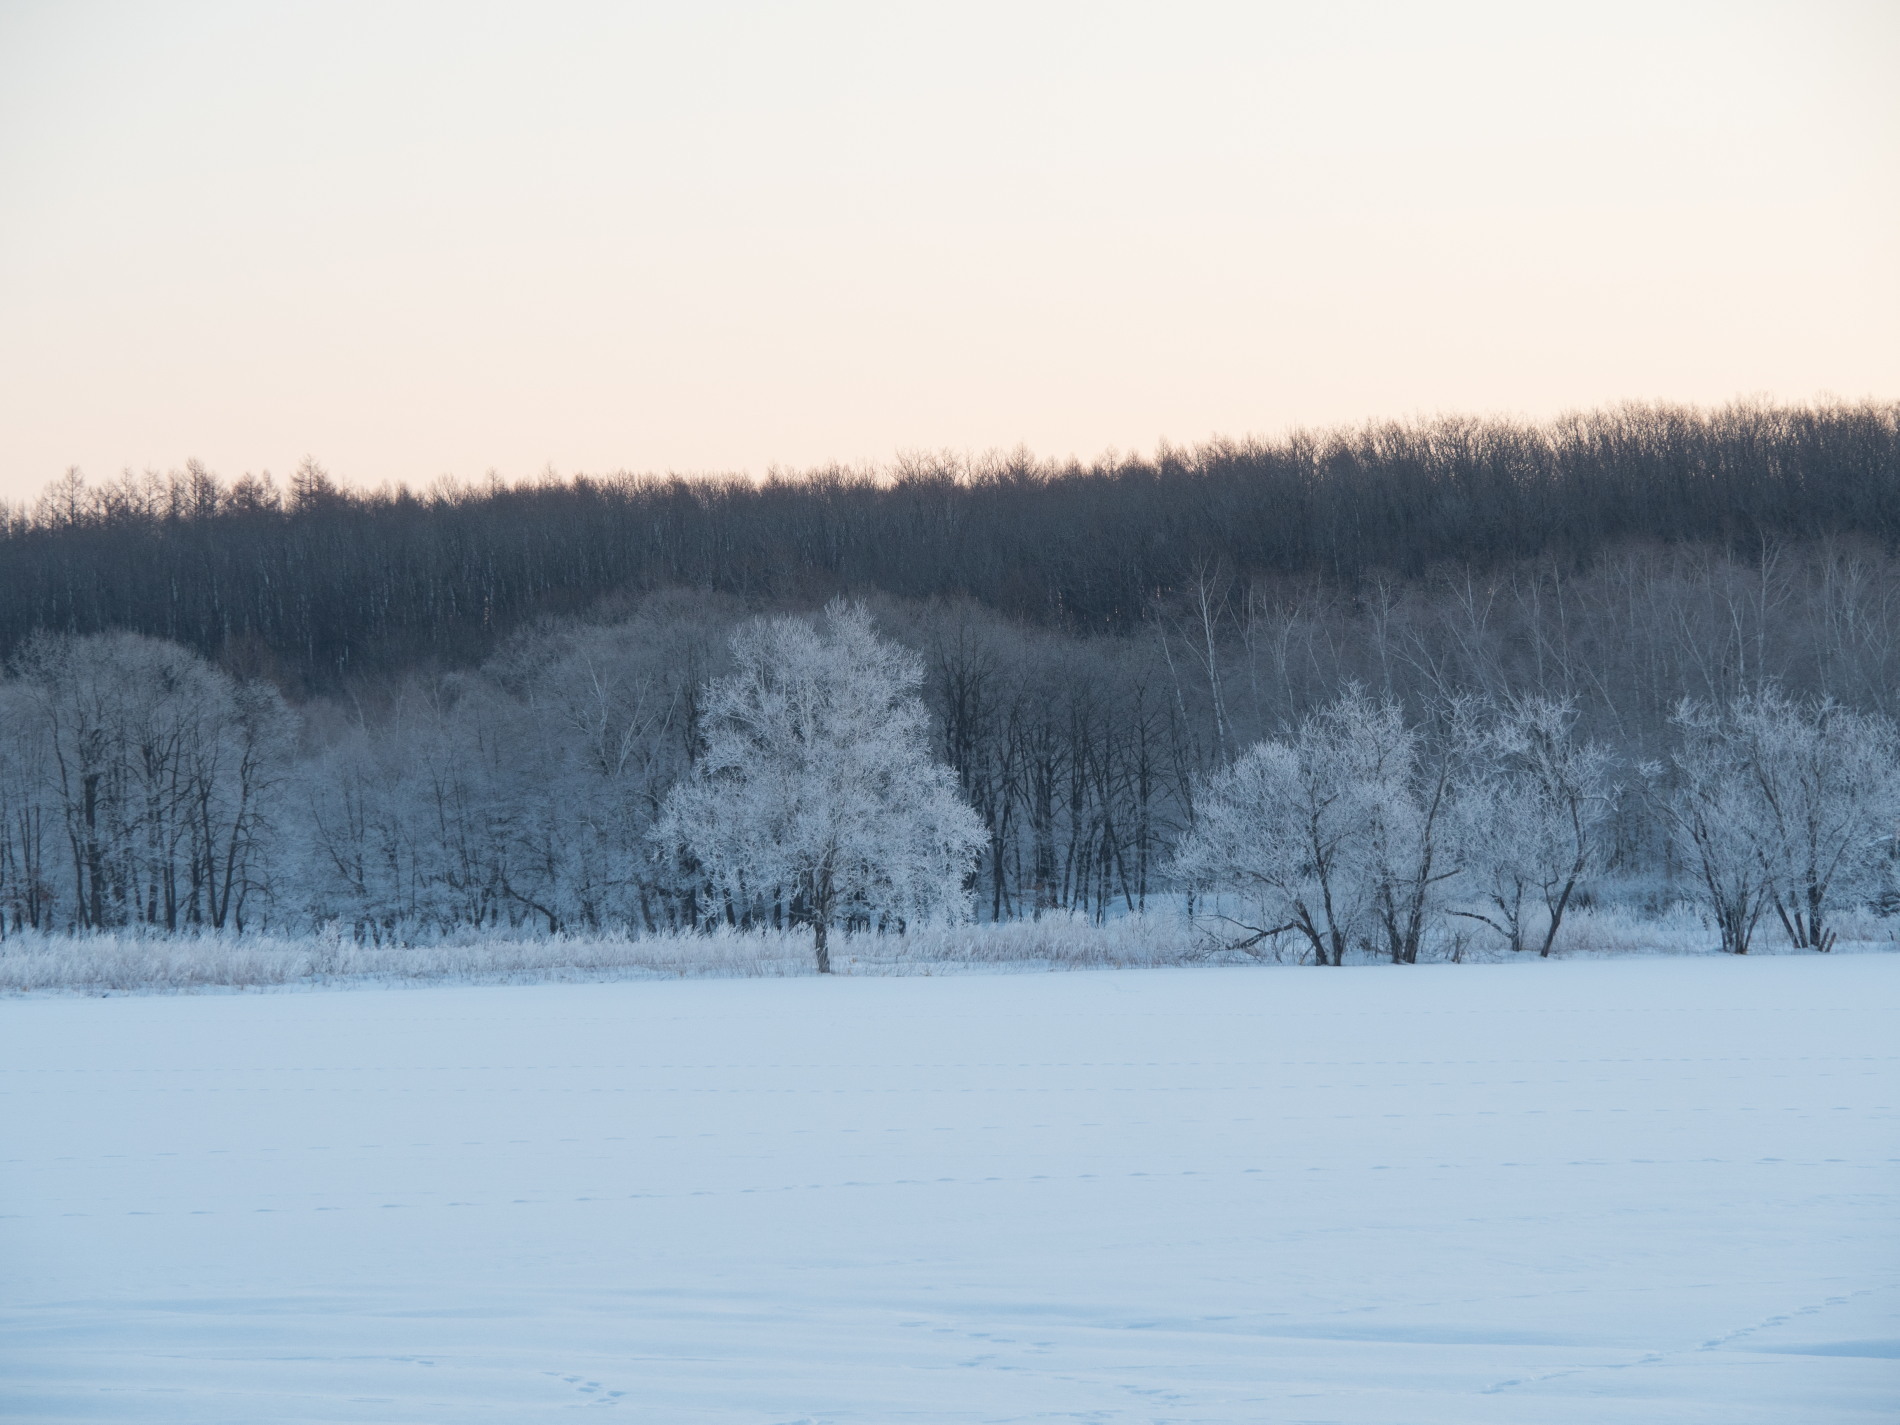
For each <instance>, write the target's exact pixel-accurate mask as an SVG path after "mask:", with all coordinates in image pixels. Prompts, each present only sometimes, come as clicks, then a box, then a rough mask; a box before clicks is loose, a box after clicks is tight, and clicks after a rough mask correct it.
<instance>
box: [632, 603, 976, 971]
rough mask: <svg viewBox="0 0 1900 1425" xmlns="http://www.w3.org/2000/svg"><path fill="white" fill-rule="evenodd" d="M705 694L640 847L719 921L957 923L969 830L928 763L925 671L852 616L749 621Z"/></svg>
mask: <svg viewBox="0 0 1900 1425" xmlns="http://www.w3.org/2000/svg"><path fill="white" fill-rule="evenodd" d="M732 655H733V664H734V670H735V671H733V672H732V673H731V674H730V675H728V676H726V677H723V678H717V679H714V680H713V681H712V682H710V683H708V684H707V685H706V689H705V693H704V699H705V706H704V710H703V714H702V716H703V748H702V751H701V753H700V756H699V758H698V760H697V761H696V762H695V764H694V766H693V768H692V770H691V772H690V773H688V775H687V776H686V777H684V778H683V779H682V780H681V781H680V782H679V783H677V784H676V785H675V786H674V788H673V790H672V791H671V792H670V793H669V794H668V796H667V798H666V802H665V805H664V807H663V809H662V812H661V815H660V819H659V822H658V824H657V825H656V826H655V828H654V832H653V835H654V837H655V839H656V840H657V841H658V842H659V843H660V844H661V845H662V846H663V847H665V848H666V849H667V850H668V851H669V852H670V853H671V854H672V855H674V856H675V857H677V858H678V861H679V864H680V868H681V870H682V871H683V872H685V873H686V874H688V875H690V876H694V877H696V878H697V879H698V880H699V881H700V883H701V884H702V886H703V888H704V891H705V893H706V894H707V895H708V896H709V897H710V898H711V900H712V901H713V903H714V904H715V905H716V906H718V907H719V909H720V911H721V912H722V913H723V914H724V915H726V916H727V917H729V918H731V919H733V920H735V921H738V922H741V923H762V922H771V921H776V920H779V919H780V918H784V919H788V920H789V921H790V922H791V923H793V924H796V925H808V926H810V927H811V929H812V935H813V945H814V948H815V950H816V953H817V959H818V970H819V972H820V973H821V974H825V973H829V972H830V969H831V959H830V955H829V952H828V950H827V948H826V939H827V934H828V932H829V931H830V929H831V927H832V926H834V925H846V924H852V923H856V924H862V925H868V926H872V927H876V928H902V927H903V926H904V925H906V924H908V923H910V922H912V921H918V920H925V919H931V918H938V919H951V920H960V919H963V918H965V917H967V916H968V914H969V890H968V884H967V883H968V880H969V876H970V874H971V871H972V868H973V866H974V864H975V861H976V856H977V852H978V850H979V848H981V847H982V845H983V844H984V839H985V838H984V832H983V826H982V822H981V821H980V820H979V819H978V817H977V815H976V813H975V812H974V811H972V810H971V809H970V808H969V806H968V805H967V804H965V802H964V801H963V799H962V797H961V796H960V795H959V793H958V790H957V782H956V777H955V775H954V774H953V773H952V772H951V771H950V769H949V768H948V767H945V766H943V765H942V764H941V763H938V762H935V761H933V760H932V759H931V757H930V754H929V750H928V731H929V714H928V713H927V712H926V711H925V708H924V704H923V701H922V699H921V698H920V697H919V696H918V690H919V688H920V687H921V686H922V684H923V678H924V671H923V665H922V663H921V662H920V660H919V659H918V658H917V657H916V656H915V655H914V654H912V653H910V652H908V651H907V650H905V649H903V648H900V647H898V646H897V645H895V644H892V643H888V642H886V641H884V640H883V639H880V638H879V637H878V636H877V634H876V633H875V632H874V631H873V629H872V626H871V618H870V615H869V614H868V613H867V612H866V611H865V610H864V609H863V608H862V607H861V606H856V605H846V604H844V603H842V602H834V603H833V604H831V605H830V606H829V607H828V608H827V609H826V610H825V613H824V618H823V621H822V626H820V627H814V626H813V625H812V624H811V623H810V622H808V621H806V620H804V619H799V618H767V619H756V620H753V621H752V622H750V623H747V624H745V625H743V626H741V627H740V629H739V630H738V631H737V632H736V633H735V634H734V635H733V638H732Z"/></svg>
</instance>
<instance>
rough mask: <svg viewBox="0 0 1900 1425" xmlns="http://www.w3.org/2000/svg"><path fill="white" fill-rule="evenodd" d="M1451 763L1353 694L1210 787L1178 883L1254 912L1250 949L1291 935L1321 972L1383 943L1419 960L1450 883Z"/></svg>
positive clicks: (1261, 746)
mask: <svg viewBox="0 0 1900 1425" xmlns="http://www.w3.org/2000/svg"><path fill="white" fill-rule="evenodd" d="M1447 766H1448V764H1447V763H1446V762H1445V761H1444V759H1443V758H1433V759H1431V760H1430V762H1429V765H1428V764H1427V762H1426V759H1424V758H1422V757H1421V755H1420V747H1419V738H1418V736H1417V734H1416V733H1415V732H1414V731H1413V730H1412V729H1411V728H1409V727H1407V726H1406V723H1405V719H1404V715H1403V713H1402V712H1401V710H1400V709H1399V707H1398V705H1397V704H1396V703H1393V702H1390V701H1383V702H1374V701H1373V700H1372V699H1370V698H1368V697H1366V696H1365V694H1364V693H1363V692H1362V691H1360V690H1359V689H1357V688H1354V689H1351V690H1350V691H1348V692H1347V693H1346V694H1345V696H1343V697H1341V698H1340V699H1338V700H1337V701H1336V702H1334V703H1332V704H1330V705H1328V706H1327V707H1324V708H1322V709H1320V710H1319V711H1318V712H1316V713H1314V714H1313V715H1312V716H1311V717H1309V718H1307V719H1306V720H1305V721H1304V722H1302V723H1301V724H1300V726H1299V728H1298V730H1297V731H1296V732H1295V733H1294V734H1293V736H1292V737H1290V738H1286V739H1281V740H1274V741H1267V742H1259V743H1255V744H1254V745H1253V746H1252V747H1250V748H1248V749H1247V751H1245V752H1244V753H1242V754H1241V755H1240V757H1239V758H1238V759H1237V760H1236V761H1235V762H1234V763H1233V765H1232V766H1230V767H1228V768H1226V769H1224V770H1222V771H1221V772H1219V773H1216V774H1215V775H1214V776H1213V777H1211V778H1209V779H1208V780H1207V781H1206V782H1205V783H1204V784H1203V785H1202V786H1201V788H1200V789H1199V792H1198V793H1197V795H1196V796H1195V799H1194V826H1193V828H1192V830H1190V831H1189V832H1188V834H1187V835H1186V836H1185V837H1183V838H1182V841H1181V845H1180V848H1179V850H1178V852H1177V854H1176V857H1175V871H1176V874H1177V875H1179V876H1180V877H1181V878H1182V879H1184V880H1185V881H1187V882H1188V883H1189V884H1190V885H1196V886H1200V887H1203V888H1205V889H1208V890H1213V891H1218V892H1226V893H1229V894H1231V895H1234V896H1236V897H1237V898H1238V899H1239V900H1241V901H1242V902H1244V903H1246V904H1247V905H1249V906H1250V907H1251V908H1252V909H1253V911H1254V913H1255V914H1256V915H1257V916H1258V918H1259V920H1258V923H1257V924H1256V923H1253V922H1250V921H1249V922H1240V924H1241V926H1242V928H1243V929H1244V930H1245V931H1246V932H1247V934H1246V935H1245V937H1244V938H1243V939H1242V940H1240V941H1239V942H1238V945H1239V946H1240V947H1241V948H1250V947H1252V946H1254V945H1257V944H1259V943H1261V942H1263V941H1271V940H1275V939H1278V938H1279V937H1280V936H1283V935H1288V934H1292V935H1296V936H1298V937H1299V938H1300V939H1301V940H1303V941H1304V942H1305V943H1306V945H1307V947H1308V948H1309V949H1310V950H1311V951H1312V954H1313V959H1314V962H1315V963H1316V964H1321V965H1342V964H1344V963H1345V956H1346V951H1347V949H1348V947H1349V946H1351V945H1353V944H1355V943H1366V944H1372V943H1374V942H1378V941H1382V942H1383V948H1384V949H1385V951H1386V953H1387V954H1388V955H1389V956H1390V957H1391V958H1392V959H1393V960H1394V961H1395V962H1404V963H1410V962H1412V961H1415V960H1416V959H1417V958H1418V952H1419V948H1420V946H1421V944H1422V943H1423V940H1424V936H1425V933H1426V930H1427V927H1428V925H1429V923H1430V921H1431V919H1432V917H1433V916H1434V915H1435V914H1436V913H1437V909H1438V904H1437V901H1438V893H1439V888H1440V883H1441V882H1442V881H1443V880H1444V879H1445V878H1446V871H1445V868H1444V864H1443V853H1444V850H1445V847H1444V844H1443V841H1444V836H1443V833H1444V821H1443V817H1442V810H1443V806H1444V802H1445V791H1446V784H1447Z"/></svg>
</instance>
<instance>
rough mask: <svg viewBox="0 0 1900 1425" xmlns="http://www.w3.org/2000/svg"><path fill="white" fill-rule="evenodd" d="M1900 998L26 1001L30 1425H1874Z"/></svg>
mask: <svg viewBox="0 0 1900 1425" xmlns="http://www.w3.org/2000/svg"><path fill="white" fill-rule="evenodd" d="M1896 1010H1900V957H1896V956H1890V955H1857V956H1840V955H1837V956H1832V957H1823V956H1808V957H1804V958H1793V957H1776V958H1772V959H1764V960H1732V959H1721V958H1710V957H1696V958H1679V959H1669V958H1625V959H1616V960H1610V961H1601V962H1590V961H1580V960H1579V961H1570V962H1564V963H1541V964H1538V963H1533V964H1510V965H1430V966H1418V967H1413V968H1408V969H1399V968H1390V967H1364V968H1350V967H1349V968H1346V969H1343V970H1317V969H1301V968H1292V967H1284V968H1282V967H1263V968H1232V969H1213V968H1203V969H1153V970H1131V971H1120V972H1101V973H1078V974H1059V975H1025V974H981V973H970V972H965V973H962V974H959V975H957V976H954V977H950V978H942V977H924V976H913V977H904V978H838V979H833V980H829V981H821V980H817V979H811V978H806V979H777V980H759V979H751V980H722V981H721V980H680V981H673V982H664V981H649V982H644V983H618V984H568V985H540V986H506V987H501V986H490V987H457V988H406V989H401V988H399V989H361V990H355V991H352V992H348V993H342V992H330V993H326V992H321V991H318V992H311V993H299V994H265V995H254V994H237V995H233V994H224V995H209V996H151V997H142V996H134V997H129V998H126V997H119V996H114V997H112V998H108V999H98V998H93V999H81V998H44V999H16V1000H11V1001H0V1093H3V1095H4V1096H0V1213H3V1214H4V1216H0V1352H3V1353H4V1358H3V1359H0V1416H3V1417H5V1418H7V1419H9V1420H40V1419H59V1420H69V1419H71V1420H92V1421H105V1420H137V1421H160V1420H162V1421H180V1422H186V1421H188V1422H193V1425H213V1423H214V1422H246V1423H247V1425H250V1422H261V1421H337V1422H343V1421H349V1422H358V1421H363V1422H372V1421H373V1422H396V1421H403V1422H408V1421H428V1422H462V1421H483V1420H494V1421H510V1422H516V1421H537V1420H543V1419H553V1418H557V1417H560V1416H562V1415H563V1414H564V1412H567V1411H570V1410H575V1409H579V1410H582V1411H590V1410H591V1411H609V1410H611V1411H613V1412H614V1413H615V1414H616V1415H617V1416H619V1417H621V1418H626V1419H633V1420H644V1421H653V1422H668V1423H669V1425H673V1422H677V1423H678V1425H694V1422H713V1421H719V1422H747V1425H771V1422H792V1421H811V1422H817V1421H838V1422H844V1421H854V1422H880V1425H882V1423H883V1422H902V1421H945V1422H949V1421H956V1422H965V1421H969V1422H975V1421H1026V1420H1079V1421H1097V1422H1109V1421H1128V1422H1136V1421H1139V1422H1151V1421H1184V1422H1185V1421H1201V1422H1204V1421H1235V1422H1250V1425H1251V1422H1263V1421H1275V1422H1294V1421H1308V1422H1318V1421H1337V1422H1355V1425H1356V1423H1357V1422H1368V1423H1369V1422H1406V1425H1428V1422H1446V1425H1489V1422H1498V1425H1506V1422H1508V1425H1534V1423H1535V1422H1575V1425H1585V1422H1588V1425H1603V1422H1643V1425H1663V1422H1673V1421H1684V1422H1686V1421H1697V1422H1721V1423H1722V1425H1746V1422H1764V1425H1766V1422H1773V1425H1787V1422H1791V1421H1802V1422H1831V1421H1875V1420H1880V1421H1885V1420H1890V1419H1892V1418H1894V1416H1895V1414H1896V1413H1897V1412H1900V1359H1896V1357H1900V1320H1897V1319H1896V1311H1897V1309H1900V1228H1896V1223H1900V1192H1896V1188H1900V1137H1897V1136H1896V1133H1895V1113H1894V1106H1895V1104H1896V1103H1900V1097H1896V1095H1897V1094H1900V1087H1897V1086H1896V1083H1895V1076H1896V1064H1900V1038H1897V1037H1896V1035H1895V1032H1894V1026H1895V1024H1896V1022H1897V1020H1896Z"/></svg>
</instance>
